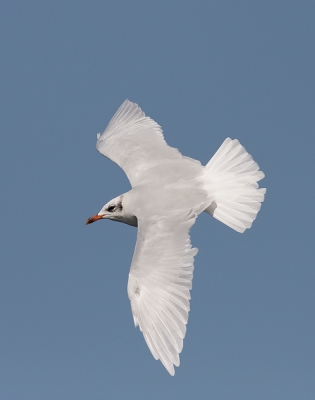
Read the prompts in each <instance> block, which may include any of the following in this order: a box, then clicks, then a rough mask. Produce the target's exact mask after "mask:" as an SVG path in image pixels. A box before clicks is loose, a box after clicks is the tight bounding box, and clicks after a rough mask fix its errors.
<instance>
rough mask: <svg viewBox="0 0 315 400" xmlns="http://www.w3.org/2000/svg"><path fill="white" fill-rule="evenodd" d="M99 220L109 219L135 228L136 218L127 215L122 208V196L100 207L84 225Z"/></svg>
mask: <svg viewBox="0 0 315 400" xmlns="http://www.w3.org/2000/svg"><path fill="white" fill-rule="evenodd" d="M99 219H111V220H113V221H118V222H124V223H125V224H128V225H132V226H137V218H136V217H135V216H130V215H128V214H127V213H126V212H125V210H124V207H123V195H120V196H118V197H115V198H114V199H113V200H111V201H109V202H108V203H106V204H105V206H103V207H102V209H101V211H100V212H99V213H98V214H95V215H93V216H92V217H90V218H89V219H87V221H86V225H88V224H91V223H92V222H95V221H98V220H99Z"/></svg>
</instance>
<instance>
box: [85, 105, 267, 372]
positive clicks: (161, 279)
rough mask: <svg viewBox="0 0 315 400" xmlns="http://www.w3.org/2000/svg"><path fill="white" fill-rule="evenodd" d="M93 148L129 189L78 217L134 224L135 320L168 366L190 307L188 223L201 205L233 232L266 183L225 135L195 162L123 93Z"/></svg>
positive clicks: (131, 293)
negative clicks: (206, 155) (96, 210)
mask: <svg viewBox="0 0 315 400" xmlns="http://www.w3.org/2000/svg"><path fill="white" fill-rule="evenodd" d="M96 149H97V150H98V151H99V152H100V153H101V154H102V155H104V156H105V157H107V158H109V159H110V160H112V161H114V162H115V163H116V164H118V165H119V166H120V167H121V168H122V169H123V171H124V172H125V173H126V175H127V177H128V179H129V181H130V184H131V187H132V189H131V190H130V191H129V192H127V193H124V194H122V195H120V196H118V197H115V198H114V199H113V200H111V201H109V202H108V203H106V204H105V205H104V207H103V208H102V209H101V211H100V212H99V213H98V214H96V215H93V216H92V217H90V218H89V219H88V220H87V221H86V224H90V223H92V222H95V221H97V220H100V219H110V220H113V221H118V222H123V223H125V224H128V225H132V226H135V227H138V232H137V242H136V246H135V251H134V255H133V259H132V263H131V267H130V272H129V279H128V286H127V292H128V297H129V299H130V303H131V311H132V316H133V321H134V324H135V326H139V328H140V331H141V332H142V334H143V337H144V339H145V341H146V343H147V345H148V347H149V349H150V351H151V353H152V355H153V357H154V358H155V359H156V360H160V361H161V363H162V364H163V365H164V367H165V368H166V370H167V371H168V372H169V373H170V374H171V375H174V374H175V370H174V366H177V367H178V366H179V363H180V360H179V354H180V353H181V351H182V349H183V339H184V337H185V334H186V325H187V321H188V314H189V310H190V305H189V301H190V290H191V288H192V279H193V270H194V256H195V255H196V254H197V252H198V249H197V248H193V247H192V246H191V242H190V236H189V230H190V228H191V227H192V225H193V224H194V223H195V221H196V218H197V217H198V215H199V214H200V213H201V212H203V211H204V212H206V213H207V214H209V215H211V216H212V217H214V218H216V219H217V220H219V221H221V222H222V223H224V224H225V225H227V226H228V227H230V228H232V229H234V230H235V231H237V232H241V233H242V232H244V231H245V230H246V229H248V228H250V227H251V226H252V223H253V221H254V220H255V218H256V216H257V213H258V211H259V210H260V207H261V203H262V202H263V201H264V196H265V193H266V189H264V188H259V186H258V183H257V182H258V181H260V180H261V179H262V178H263V177H264V173H263V172H262V171H260V170H259V166H258V164H257V163H256V162H255V161H254V160H253V158H252V156H251V155H250V154H248V153H247V151H246V150H245V148H244V147H243V146H242V145H241V144H240V143H239V141H238V140H236V139H234V140H232V139H230V138H227V139H225V140H224V142H223V143H222V145H221V146H220V148H219V149H218V150H217V152H216V153H215V154H214V156H213V157H212V158H211V159H210V161H209V162H208V164H207V165H205V166H203V165H201V163H200V162H199V161H197V160H194V159H192V158H189V157H186V156H183V155H182V154H181V153H180V152H179V150H177V149H176V148H173V147H170V146H168V145H167V143H166V142H165V140H164V136H163V132H162V129H161V127H160V126H159V125H158V124H157V123H156V122H155V121H153V120H152V119H151V118H149V117H147V116H146V115H145V114H144V112H143V111H142V110H141V108H140V107H139V106H138V105H137V104H135V103H132V102H131V101H129V100H125V101H124V102H123V104H122V105H121V106H120V108H119V109H118V111H117V112H116V114H115V115H114V116H113V118H112V119H111V121H110V122H109V124H108V126H107V127H106V129H105V131H104V132H103V134H98V135H97V143H96Z"/></svg>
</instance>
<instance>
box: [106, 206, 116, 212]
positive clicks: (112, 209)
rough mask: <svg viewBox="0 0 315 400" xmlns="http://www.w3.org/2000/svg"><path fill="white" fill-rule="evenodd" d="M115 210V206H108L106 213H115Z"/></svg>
mask: <svg viewBox="0 0 315 400" xmlns="http://www.w3.org/2000/svg"><path fill="white" fill-rule="evenodd" d="M115 208H116V206H109V207H108V208H107V211H109V212H113V211H115Z"/></svg>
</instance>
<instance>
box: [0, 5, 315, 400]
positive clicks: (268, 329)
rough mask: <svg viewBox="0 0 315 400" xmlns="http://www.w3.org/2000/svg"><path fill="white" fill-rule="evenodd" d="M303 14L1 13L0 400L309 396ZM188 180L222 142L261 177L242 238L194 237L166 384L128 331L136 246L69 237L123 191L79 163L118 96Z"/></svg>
mask: <svg viewBox="0 0 315 400" xmlns="http://www.w3.org/2000/svg"><path fill="white" fill-rule="evenodd" d="M314 13H315V3H314V2H313V1H278V0H275V1H268V0H267V1H238V2H236V1H198V0H197V1H172V0H171V1H160V2H157V1H155V2H154V1H137V0H135V1H93V0H92V1H89V2H84V1H71V0H70V1H23V2H19V1H7V0H3V1H2V2H1V6H0V22H1V23H0V40H1V42H0V43H1V44H0V46H1V48H0V59H1V60H0V62H1V78H0V79H1V99H0V102H1V107H0V113H1V146H0V153H1V155H0V161H1V168H0V174H1V187H2V189H1V221H2V229H1V253H0V260H1V266H0V273H1V279H0V309H1V317H0V321H1V335H0V336H1V340H0V345H1V348H0V397H1V398H2V399H6V400H28V399H30V400H31V399H32V400H37V399H38V400H40V399H45V400H50V399H52V400H53V399H54V400H55V399H58V400H59V399H60V400H63V399H65V400H66V399H67V400H69V399H70V400H71V399H75V400H81V399H82V400H84V399H89V400H94V399H95V400H98V399H105V398H109V399H133V398H136V399H139V400H142V399H154V400H155V399H191V398H200V399H206V398H207V399H208V398H209V399H216V400H253V399H255V400H266V399H268V400H273V399H276V400H282V399H283V400H291V399H292V400H296V399H304V400H308V399H313V398H314V391H315V379H314V373H315V351H314V349H315V339H314V338H315V323H314V301H315V294H314V293H315V291H314V283H315V279H314V278H315V267H314V211H313V209H314V207H313V204H314V169H315V168H314V167H315V164H314V150H315V139H314V137H315V136H314V125H315V124H314V123H315V121H314V119H315V118H314V115H315V113H314V103H315V101H314V99H315V90H314V89H315V88H314V81H315V76H314V75H315V73H314V71H315V65H314V64H315V63H314V58H315V57H314V40H315V28H314V27H315V24H314ZM126 98H129V99H130V100H132V101H134V102H136V103H138V104H139V105H140V106H141V107H142V109H143V110H144V111H145V112H146V114H147V115H149V116H151V117H152V118H153V119H155V120H156V121H157V122H158V123H159V124H160V125H162V127H163V129H164V133H165V137H166V140H167V142H168V143H169V144H170V145H172V146H174V147H177V148H179V150H180V151H181V152H182V153H183V154H185V155H188V156H190V157H194V158H197V159H199V160H200V161H202V163H204V164H205V163H206V162H207V161H208V160H209V159H210V158H211V156H212V155H213V154H214V152H215V151H216V150H217V148H218V147H219V146H220V144H221V142H223V140H224V139H225V138H226V137H227V136H230V137H232V138H237V139H239V140H240V142H241V143H242V144H243V145H244V146H245V147H246V149H247V150H248V151H249V152H250V153H251V154H252V155H253V157H254V159H255V160H256V161H257V162H258V163H259V165H260V166H261V168H262V170H263V171H264V172H265V174H266V178H265V179H264V181H262V186H264V187H267V196H266V201H265V203H264V204H263V207H262V210H261V211H260V213H259V215H258V218H257V220H256V221H255V223H254V225H253V227H252V229H250V230H249V231H247V232H245V233H244V234H242V235H241V234H238V233H236V232H234V231H232V230H231V229H229V228H227V227H226V226H224V225H222V224H220V223H219V222H218V221H216V220H214V219H212V218H210V217H209V216H207V215H201V216H200V218H199V219H198V221H197V224H196V225H195V226H194V227H193V229H192V232H191V236H192V243H193V245H195V246H196V247H198V248H199V254H198V256H197V257H196V259H195V275H194V282H193V290H192V302H191V314H190V319H189V323H188V331H187V336H186V339H185V342H184V350H183V353H182V356H181V366H180V368H178V369H177V370H176V375H175V377H171V376H169V375H168V373H167V372H166V370H165V369H164V368H163V366H162V365H161V364H160V363H159V362H156V361H155V360H154V359H153V357H152V356H151V354H150V352H149V350H148V349H147V347H146V344H145V342H144V340H143V337H142V335H141V334H140V332H139V330H138V329H135V328H134V326H133V321H132V316H131V311H130V304H129V300H128V297H127V293H126V286H127V279H128V270H129V265H130V262H131V258H132V254H133V249H134V244H135V240H136V230H135V229H134V228H132V227H129V226H127V225H123V224H117V223H112V222H108V221H101V222H99V223H97V224H93V225H91V226H85V220H86V219H87V218H88V217H89V216H91V215H92V214H95V213H96V212H98V211H99V210H100V208H101V207H102V206H103V204H105V203H106V202H107V201H108V200H110V199H111V198H113V197H115V196H117V195H119V194H120V193H123V192H125V191H127V190H129V183H128V180H127V178H126V177H125V175H124V173H123V171H121V170H120V169H119V167H118V166H116V165H115V164H114V163H112V162H111V161H109V160H107V159H105V158H104V157H102V156H101V155H100V154H98V153H97V152H96V150H95V141H96V133H97V132H101V131H103V129H104V128H105V126H106V124H107V123H108V121H109V120H110V118H111V117H112V115H113V114H114V112H115V111H116V109H117V108H118V107H119V106H120V104H121V103H122V102H123V101H124V100H125V99H126Z"/></svg>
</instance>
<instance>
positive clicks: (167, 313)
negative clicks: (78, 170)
mask: <svg viewBox="0 0 315 400" xmlns="http://www.w3.org/2000/svg"><path fill="white" fill-rule="evenodd" d="M195 220H196V216H195V214H194V213H192V212H191V213H188V212H187V213H186V214H185V215H184V214H182V215H181V216H176V217H168V218H159V219H158V218H154V217H152V218H149V219H142V220H141V219H138V223H139V225H138V236H137V244H136V248H135V253H134V256H133V260H132V264H131V269H130V273H129V281H128V296H129V299H130V302H131V310H132V314H133V319H134V323H135V326H139V328H140V331H141V332H142V333H143V336H144V339H145V341H146V343H147V345H148V347H149V349H150V350H151V353H152V355H153V357H154V358H155V359H156V360H158V359H160V360H161V362H162V364H163V365H164V367H165V368H166V369H167V371H168V372H169V373H170V374H171V375H174V374H175V371H174V365H175V366H178V365H179V353H180V352H181V351H182V348H183V339H184V337H185V333H186V324H187V320H188V313H189V300H190V292H189V291H190V289H191V287H192V279H193V270H194V264H193V263H194V256H195V255H196V254H197V251H198V250H197V249H196V248H192V247H191V244H190V238H189V233H188V232H189V229H190V228H191V226H192V225H193V224H194V222H195Z"/></svg>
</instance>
